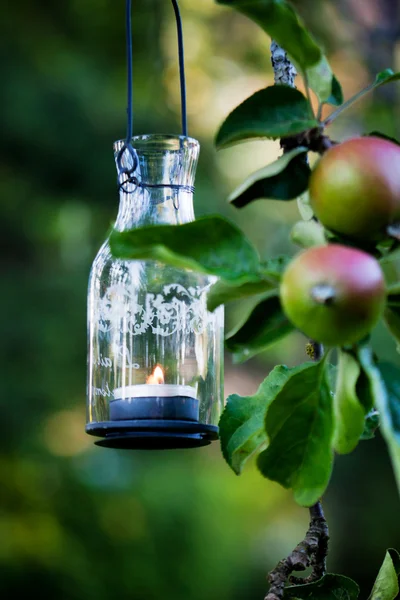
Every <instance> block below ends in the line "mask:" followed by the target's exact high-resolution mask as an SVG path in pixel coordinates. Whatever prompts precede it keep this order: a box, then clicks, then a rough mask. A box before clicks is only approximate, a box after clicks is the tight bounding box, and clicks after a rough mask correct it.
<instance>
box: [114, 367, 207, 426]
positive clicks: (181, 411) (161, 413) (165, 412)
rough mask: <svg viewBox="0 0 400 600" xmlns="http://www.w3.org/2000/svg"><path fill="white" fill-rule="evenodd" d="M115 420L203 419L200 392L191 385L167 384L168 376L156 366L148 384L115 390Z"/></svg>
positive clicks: (148, 379) (147, 380) (147, 381)
mask: <svg viewBox="0 0 400 600" xmlns="http://www.w3.org/2000/svg"><path fill="white" fill-rule="evenodd" d="M110 418H111V420H112V421H121V420H136V419H169V420H171V419H172V420H182V421H198V420H199V401H198V400H197V398H196V389H195V388H194V387H191V386H189V385H177V384H169V383H168V384H167V383H164V373H163V370H162V369H161V367H160V366H158V365H157V366H156V367H155V369H154V371H153V373H152V374H151V375H149V377H148V378H147V379H146V383H144V384H138V385H127V386H125V387H121V388H116V389H115V390H114V399H113V400H111V402H110Z"/></svg>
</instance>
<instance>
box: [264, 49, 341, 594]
mask: <svg viewBox="0 0 400 600" xmlns="http://www.w3.org/2000/svg"><path fill="white" fill-rule="evenodd" d="M271 62H272V67H273V69H274V78H275V84H276V85H281V84H286V85H290V86H291V87H295V84H294V81H295V77H296V74H297V73H296V69H295V68H294V66H293V65H292V64H291V62H290V60H289V59H288V56H287V54H286V52H285V50H283V48H281V47H280V46H279V45H278V44H277V43H276V42H274V41H272V43H271ZM316 134H317V135H316V137H318V136H319V140H320V142H319V143H322V144H323V145H326V146H327V147H329V146H330V145H331V142H330V140H329V139H328V138H326V136H322V135H321V132H319V131H317V132H316ZM321 140H322V142H321ZM298 145H300V144H299V140H298V139H296V138H295V137H293V138H286V139H285V140H283V141H282V140H281V146H282V148H283V150H284V152H285V151H288V150H289V149H290V148H292V147H296V146H298ZM326 149H327V148H326V147H325V148H324V150H326ZM321 153H322V152H321ZM306 352H307V354H308V356H309V357H310V358H311V359H312V360H315V361H318V360H320V359H321V358H322V356H323V353H324V349H323V346H322V345H321V344H318V343H317V342H314V341H313V340H309V342H308V344H307V346H306ZM309 511H310V525H309V528H308V531H307V533H306V535H305V537H304V539H303V541H301V542H300V543H299V544H298V545H297V546H296V548H295V549H294V550H293V551H292V552H291V553H290V554H289V556H287V557H286V558H284V559H282V560H281V561H280V562H279V563H278V564H277V565H276V567H275V568H274V569H273V570H272V571H271V572H270V573H269V575H268V582H269V584H270V588H269V591H268V594H267V595H266V597H265V600H283V597H284V593H285V586H286V584H287V583H292V584H305V583H310V582H312V581H316V580H317V579H320V578H321V577H322V576H323V575H325V572H326V557H327V554H328V542H329V530H328V524H327V522H326V519H325V515H324V511H323V508H322V504H321V502H317V503H316V504H314V505H313V506H311V507H310V509H309ZM309 567H311V569H312V571H311V574H310V575H309V576H308V577H305V578H299V577H295V576H293V573H294V572H296V571H305V570H306V569H308V568H309Z"/></svg>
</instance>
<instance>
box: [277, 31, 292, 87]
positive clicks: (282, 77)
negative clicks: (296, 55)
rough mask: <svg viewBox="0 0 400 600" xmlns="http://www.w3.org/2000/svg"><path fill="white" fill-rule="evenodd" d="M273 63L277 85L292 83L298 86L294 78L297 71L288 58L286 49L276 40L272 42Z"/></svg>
mask: <svg viewBox="0 0 400 600" xmlns="http://www.w3.org/2000/svg"><path fill="white" fill-rule="evenodd" d="M271 63H272V68H273V69H274V82H275V85H290V87H296V86H295V85H294V80H295V77H296V75H297V71H296V69H295V67H294V65H292V63H291V62H290V60H289V59H288V55H287V54H286V52H285V50H284V49H283V48H281V47H280V46H279V45H278V44H277V43H276V42H274V40H272V42H271Z"/></svg>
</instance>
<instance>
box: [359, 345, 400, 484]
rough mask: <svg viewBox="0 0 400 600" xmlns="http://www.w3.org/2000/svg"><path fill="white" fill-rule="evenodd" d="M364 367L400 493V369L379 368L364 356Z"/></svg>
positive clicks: (384, 365)
mask: <svg viewBox="0 0 400 600" xmlns="http://www.w3.org/2000/svg"><path fill="white" fill-rule="evenodd" d="M362 361H363V362H362V363H361V364H362V366H363V368H364V369H365V371H366V373H367V374H368V377H369V378H370V381H371V385H372V389H373V396H374V401H375V402H374V403H375V407H376V408H377V410H378V411H379V415H380V423H381V431H382V434H383V437H384V438H385V440H386V443H387V446H388V450H389V454H390V457H391V460H392V465H393V470H394V474H395V478H396V482H397V486H398V488H399V491H400V369H398V368H397V367H396V366H394V365H392V364H389V363H383V364H381V365H379V369H378V367H377V366H376V365H375V363H374V362H373V361H372V359H368V357H367V355H366V354H364V355H363V356H362Z"/></svg>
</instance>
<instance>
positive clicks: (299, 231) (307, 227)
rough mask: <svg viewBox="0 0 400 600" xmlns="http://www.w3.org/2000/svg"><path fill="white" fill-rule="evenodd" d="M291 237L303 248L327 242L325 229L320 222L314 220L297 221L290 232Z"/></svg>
mask: <svg viewBox="0 0 400 600" xmlns="http://www.w3.org/2000/svg"><path fill="white" fill-rule="evenodd" d="M290 239H291V241H292V242H293V243H294V244H297V245H298V246H300V247H301V248H312V246H323V245H325V244H326V238H325V230H324V228H323V227H322V225H321V224H320V223H319V222H317V221H314V220H311V221H298V222H297V223H295V224H294V225H293V227H292V230H291V232H290Z"/></svg>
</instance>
